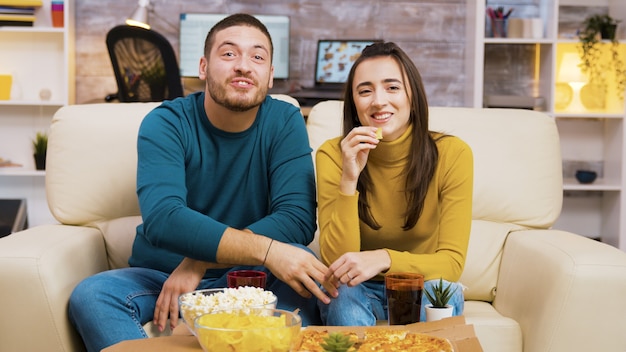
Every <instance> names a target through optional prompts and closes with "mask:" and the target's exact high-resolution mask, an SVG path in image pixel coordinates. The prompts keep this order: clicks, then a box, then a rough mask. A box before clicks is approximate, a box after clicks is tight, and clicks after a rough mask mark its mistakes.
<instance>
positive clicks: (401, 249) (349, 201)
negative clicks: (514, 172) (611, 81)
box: [316, 127, 474, 282]
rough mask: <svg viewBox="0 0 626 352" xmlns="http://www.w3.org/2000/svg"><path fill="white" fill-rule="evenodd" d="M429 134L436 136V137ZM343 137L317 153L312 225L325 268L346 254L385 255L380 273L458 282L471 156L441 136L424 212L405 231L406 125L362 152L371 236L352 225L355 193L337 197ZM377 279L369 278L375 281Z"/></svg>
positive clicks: (465, 240)
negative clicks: (387, 259) (367, 174)
mask: <svg viewBox="0 0 626 352" xmlns="http://www.w3.org/2000/svg"><path fill="white" fill-rule="evenodd" d="M438 136H439V135H438V134H435V138H436V137H438ZM342 138H343V137H338V138H335V139H331V140H329V141H326V142H325V143H324V144H323V145H322V146H321V147H320V148H319V150H318V152H317V155H316V170H317V187H318V221H319V225H320V250H321V256H322V260H323V261H324V262H325V263H326V264H328V265H330V263H332V262H333V261H335V260H336V259H337V258H339V257H340V256H341V255H342V254H344V253H346V252H358V251H367V250H374V249H381V248H382V249H385V250H387V252H388V253H389V256H390V257H391V267H390V268H389V269H388V270H387V272H417V273H421V274H423V275H424V279H425V280H432V279H439V277H443V278H444V279H445V280H448V281H453V282H455V281H458V280H459V278H460V276H461V273H462V272H463V266H464V265H465V257H466V254H467V245H468V242H469V233H470V227H471V219H472V190H473V170H474V166H473V155H472V151H471V149H470V147H469V146H468V145H467V144H466V143H465V142H463V141H462V140H461V139H459V138H457V137H453V136H448V137H445V138H442V139H440V140H439V141H438V142H437V148H438V150H439V161H438V164H437V168H436V171H435V175H434V177H433V179H432V181H431V183H430V185H429V188H428V194H427V195H426V200H425V204H424V210H423V212H422V215H421V216H420V218H419V220H418V221H417V224H416V225H415V226H414V227H413V228H412V229H409V230H407V231H405V230H403V229H402V226H403V224H404V221H405V211H406V204H407V202H406V197H405V194H404V185H405V176H404V175H402V170H403V169H404V166H405V164H406V163H407V162H408V158H407V156H408V154H409V149H410V140H411V138H412V137H411V127H409V128H408V129H407V131H406V132H405V133H404V134H403V135H402V136H401V137H400V138H398V139H396V140H394V141H390V142H385V141H381V142H380V143H379V144H378V146H377V147H376V149H373V150H371V151H370V153H369V158H368V162H367V167H368V169H369V172H370V175H371V177H372V181H373V184H374V189H373V191H372V192H370V193H371V194H368V197H369V199H368V201H369V205H370V207H371V211H372V215H373V216H374V219H376V221H377V222H378V224H379V225H381V228H380V230H374V229H372V228H370V227H369V226H367V225H366V224H365V223H363V222H362V221H360V220H359V216H358V207H357V201H358V197H359V195H358V192H357V194H354V195H346V194H342V193H341V192H339V182H340V180H341V164H342V157H341V147H340V145H339V143H340V141H341V139H342ZM381 278H382V276H379V277H377V278H376V279H381Z"/></svg>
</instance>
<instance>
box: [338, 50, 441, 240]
mask: <svg viewBox="0 0 626 352" xmlns="http://www.w3.org/2000/svg"><path fill="white" fill-rule="evenodd" d="M385 56H387V57H391V58H393V59H394V60H395V61H396V62H397V63H398V65H399V66H400V70H401V71H402V73H403V75H404V77H405V78H406V79H405V82H404V85H405V87H404V88H405V91H406V92H407V94H409V93H410V94H411V95H410V96H408V98H409V101H410V102H411V112H410V117H409V124H410V125H412V126H413V132H412V136H411V152H410V159H409V162H408V163H407V165H406V166H405V169H404V174H405V175H406V185H405V194H406V197H407V203H408V208H407V210H406V213H405V222H404V225H403V227H402V228H403V229H404V230H408V229H411V228H413V227H414V226H415V224H416V223H417V220H418V219H419V217H420V215H421V213H422V209H423V208H424V199H425V198H426V192H427V191H428V185H429V184H430V181H431V180H432V178H433V175H434V174H435V168H436V167H437V160H438V158H439V153H438V150H437V146H436V144H435V140H434V139H433V137H432V135H431V133H430V132H429V130H428V101H427V99H426V93H425V92H424V85H423V83H422V77H421V75H420V73H419V71H418V70H417V67H416V66H415V64H414V63H413V61H411V59H410V58H409V57H408V55H407V54H406V53H405V52H404V51H403V50H402V49H401V48H400V47H398V46H397V45H396V44H395V43H392V42H386V43H382V42H380V43H374V44H372V45H369V46H368V47H366V48H365V49H363V52H362V53H361V55H360V56H359V58H358V59H357V60H356V61H355V63H354V65H353V66H352V69H351V70H350V73H349V75H348V80H347V82H346V88H345V91H344V108H343V133H344V136H346V135H348V133H349V132H350V131H351V130H352V129H353V128H354V127H356V126H360V125H361V123H360V122H359V117H358V115H357V112H356V107H355V103H354V97H353V89H352V84H353V82H354V72H355V70H356V69H357V67H358V66H359V64H361V63H362V62H363V61H365V60H368V59H371V58H376V57H385ZM373 186H374V185H373V184H372V180H371V177H370V175H369V172H368V169H367V165H366V166H365V168H364V169H363V171H362V172H361V175H360V176H359V180H358V183H357V190H358V191H359V218H360V219H361V220H362V221H363V222H365V223H366V224H367V225H368V226H370V227H371V228H373V229H375V230H378V229H380V225H379V224H378V222H377V221H376V219H374V217H373V215H372V213H371V210H370V206H369V203H368V200H367V194H368V192H369V191H371V190H372V187H373Z"/></svg>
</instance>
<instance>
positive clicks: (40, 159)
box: [33, 154, 46, 170]
mask: <svg viewBox="0 0 626 352" xmlns="http://www.w3.org/2000/svg"><path fill="white" fill-rule="evenodd" d="M33 157H34V158H35V169H37V170H45V169H46V154H33Z"/></svg>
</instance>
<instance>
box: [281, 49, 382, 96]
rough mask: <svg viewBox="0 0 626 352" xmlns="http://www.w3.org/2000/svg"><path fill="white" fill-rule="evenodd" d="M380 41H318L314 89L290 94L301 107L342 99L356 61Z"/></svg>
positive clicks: (304, 89)
mask: <svg viewBox="0 0 626 352" xmlns="http://www.w3.org/2000/svg"><path fill="white" fill-rule="evenodd" d="M375 42H380V40H379V39H320V40H318V41H317V52H316V59H315V79H314V82H315V83H314V86H313V87H310V88H303V89H302V90H300V91H296V92H293V93H290V95H292V96H293V97H294V98H296V99H298V100H299V101H300V104H303V105H311V104H315V103H316V102H317V101H321V100H329V99H342V94H343V88H344V84H345V82H346V81H347V80H348V74H349V73H350V69H351V68H352V64H353V63H354V61H355V60H356V59H357V58H358V57H359V55H361V52H362V51H363V49H365V47H366V46H368V45H370V44H373V43H375Z"/></svg>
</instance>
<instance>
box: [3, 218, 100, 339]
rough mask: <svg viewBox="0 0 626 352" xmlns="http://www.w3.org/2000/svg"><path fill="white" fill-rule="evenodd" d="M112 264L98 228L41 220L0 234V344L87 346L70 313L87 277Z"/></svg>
mask: <svg viewBox="0 0 626 352" xmlns="http://www.w3.org/2000/svg"><path fill="white" fill-rule="evenodd" d="M106 269H108V267H107V259H106V250H105V247H104V240H103V239H102V235H101V234H100V232H99V231H98V230H97V229H95V228H89V227H80V226H67V225H42V226H37V227H33V228H30V229H28V230H25V231H21V232H17V233H14V234H12V235H10V236H7V237H4V238H1V239H0V281H1V282H2V287H3V288H2V290H0V312H2V315H1V317H0V347H1V348H0V349H1V350H3V351H4V350H6V351H82V350H84V349H85V348H84V346H83V344H82V341H81V339H80V337H79V336H78V334H77V333H76V332H75V331H74V329H73V328H72V327H71V324H70V322H69V320H68V315H67V303H68V299H69V296H70V294H71V292H72V290H73V289H74V287H75V286H76V284H77V283H78V282H79V281H80V280H82V279H83V278H85V277H87V276H89V275H92V274H95V273H97V272H100V271H103V270H106Z"/></svg>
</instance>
